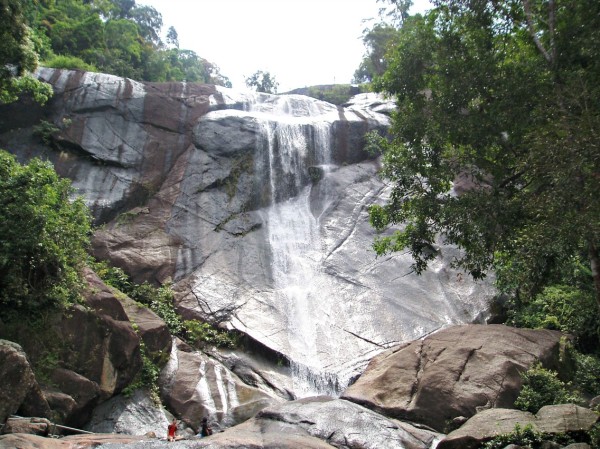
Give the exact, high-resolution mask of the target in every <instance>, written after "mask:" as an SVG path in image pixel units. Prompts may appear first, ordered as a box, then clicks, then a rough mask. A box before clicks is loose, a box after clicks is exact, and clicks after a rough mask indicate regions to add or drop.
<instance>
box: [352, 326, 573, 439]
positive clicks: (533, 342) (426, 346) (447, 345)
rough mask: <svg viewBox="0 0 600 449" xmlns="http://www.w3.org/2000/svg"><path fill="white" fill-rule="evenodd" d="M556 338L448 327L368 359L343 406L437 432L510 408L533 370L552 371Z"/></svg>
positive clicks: (555, 366)
mask: <svg viewBox="0 0 600 449" xmlns="http://www.w3.org/2000/svg"><path fill="white" fill-rule="evenodd" d="M562 338H563V335H562V334H561V333H560V332H557V331H550V330H530V329H517V328H512V327H508V326H503V325H463V326H452V327H448V328H446V329H443V330H441V331H439V332H436V333H435V334H432V335H429V336H427V337H426V338H424V339H423V340H417V341H413V342H411V343H408V344H405V345H402V346H399V347H397V348H394V349H391V350H388V351H387V352H385V353H383V354H380V355H379V356H377V357H375V358H374V359H373V360H372V361H371V362H370V363H369V365H368V367H367V369H366V370H365V372H364V373H363V374H362V376H361V377H360V378H359V379H358V380H357V381H356V383H355V384H353V385H352V386H350V387H349V388H348V389H347V390H346V391H345V392H344V394H343V396H342V397H343V398H345V399H347V400H350V401H354V402H356V403H359V404H362V405H364V406H366V407H368V408H371V409H373V410H376V411H378V412H380V413H382V414H384V415H386V416H392V417H395V418H400V419H406V420H409V421H413V422H418V423H423V424H426V425H428V426H431V427H432V428H434V429H436V430H438V431H444V430H445V427H446V425H447V423H448V422H449V421H451V420H452V419H454V418H457V417H460V416H462V417H466V418H468V417H471V416H473V415H475V414H476V413H477V412H478V411H481V410H484V409H488V408H494V407H503V408H510V407H512V406H513V404H514V401H515V399H516V398H517V396H518V394H519V391H520V389H521V386H522V378H521V374H522V373H523V372H525V371H527V369H529V368H530V367H531V366H532V365H533V364H534V363H535V362H541V363H542V365H543V366H544V367H546V368H549V369H558V368H559V367H560V360H559V358H560V357H559V356H560V351H559V349H560V345H561V339H562Z"/></svg>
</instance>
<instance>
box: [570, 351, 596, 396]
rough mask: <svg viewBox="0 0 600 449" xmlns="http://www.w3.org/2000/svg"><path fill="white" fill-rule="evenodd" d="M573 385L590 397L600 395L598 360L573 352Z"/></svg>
mask: <svg viewBox="0 0 600 449" xmlns="http://www.w3.org/2000/svg"><path fill="white" fill-rule="evenodd" d="M573 355H574V357H575V366H576V372H575V383H576V384H577V387H578V388H579V389H580V390H582V391H584V392H585V393H587V394H589V395H591V396H598V395H600V360H599V359H598V358H597V357H594V356H591V355H586V354H581V353H579V352H574V354H573Z"/></svg>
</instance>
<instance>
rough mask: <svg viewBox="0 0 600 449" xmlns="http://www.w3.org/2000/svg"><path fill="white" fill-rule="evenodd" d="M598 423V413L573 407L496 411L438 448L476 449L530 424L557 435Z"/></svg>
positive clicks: (482, 415)
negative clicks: (536, 410) (495, 438)
mask: <svg viewBox="0 0 600 449" xmlns="http://www.w3.org/2000/svg"><path fill="white" fill-rule="evenodd" d="M598 420H600V416H599V415H598V414H597V413H595V412H593V411H592V410H590V409H587V408H583V407H579V406H577V405H573V404H562V405H547V406H545V407H542V408H541V409H540V410H539V411H538V412H537V414H535V415H534V414H532V413H529V412H523V411H520V410H508V409H503V408H495V409H490V410H484V411H482V412H481V413H478V414H477V415H475V416H473V417H472V418H471V419H469V420H468V421H467V422H466V423H465V424H464V425H463V426H461V427H460V429H457V430H455V431H453V432H450V433H449V434H448V435H447V436H446V437H445V438H444V439H443V440H442V441H441V442H440V444H439V445H438V446H437V449H473V448H476V447H479V445H480V444H481V443H483V442H485V441H488V440H491V439H492V438H493V437H495V436H497V435H500V434H503V433H511V432H513V431H514V429H515V426H516V425H517V424H518V425H519V426H521V428H523V427H525V426H527V425H530V426H531V427H532V428H533V429H534V430H537V431H540V432H545V433H549V434H554V435H557V434H563V433H579V432H587V431H589V430H590V429H591V428H592V426H593V425H594V424H596V423H597V422H598ZM569 447H570V446H569Z"/></svg>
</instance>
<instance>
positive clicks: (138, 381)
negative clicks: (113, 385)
mask: <svg viewBox="0 0 600 449" xmlns="http://www.w3.org/2000/svg"><path fill="white" fill-rule="evenodd" d="M140 351H141V356H142V369H141V370H140V371H139V372H138V374H137V375H136V377H135V379H134V380H133V381H132V382H131V383H130V384H129V385H128V386H127V387H125V388H124V389H123V395H124V396H125V397H130V396H131V395H132V394H133V393H134V392H135V390H139V389H146V390H148V391H149V392H150V396H151V397H152V400H153V401H154V402H155V403H156V404H160V391H159V387H158V377H159V376H160V368H159V367H158V366H157V365H156V364H155V363H154V362H153V361H152V358H151V357H150V356H149V355H148V350H147V349H146V345H145V344H144V342H143V341H141V340H140Z"/></svg>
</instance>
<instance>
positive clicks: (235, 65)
mask: <svg viewBox="0 0 600 449" xmlns="http://www.w3.org/2000/svg"><path fill="white" fill-rule="evenodd" d="M137 3H138V4H142V5H150V6H153V7H154V8H156V10H157V11H159V12H160V13H161V14H162V17H163V32H164V33H166V31H167V30H168V28H169V27H170V26H174V27H175V29H176V30H177V33H178V35H179V47H180V48H182V49H187V50H193V51H195V52H196V53H197V54H198V55H199V56H200V57H202V58H204V59H207V60H208V61H210V62H212V63H213V64H216V65H217V66H219V68H220V69H221V74H222V75H225V76H227V77H228V78H229V79H230V80H231V82H232V84H233V87H234V88H238V89H243V88H245V82H244V78H245V77H249V76H250V75H252V74H253V73H255V72H256V71H257V70H262V71H267V72H270V73H271V75H273V76H274V77H275V79H276V81H277V82H278V83H279V88H278V92H286V91H288V90H291V89H294V88H298V87H305V86H311V85H316V84H332V83H349V82H350V81H351V79H352V76H353V75H354V71H355V70H356V69H357V68H358V66H359V64H360V62H361V60H362V57H363V55H364V53H365V47H364V45H363V43H362V40H361V36H362V30H363V29H364V28H365V26H367V25H366V24H365V23H364V20H365V19H369V18H376V17H377V12H378V10H379V8H380V7H381V6H382V3H377V2H376V0H137ZM414 5H415V6H414V7H413V10H412V12H422V11H424V10H425V9H427V8H428V7H429V2H428V0H415V1H414ZM370 23H371V24H372V23H374V22H372V21H371V22H370Z"/></svg>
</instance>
